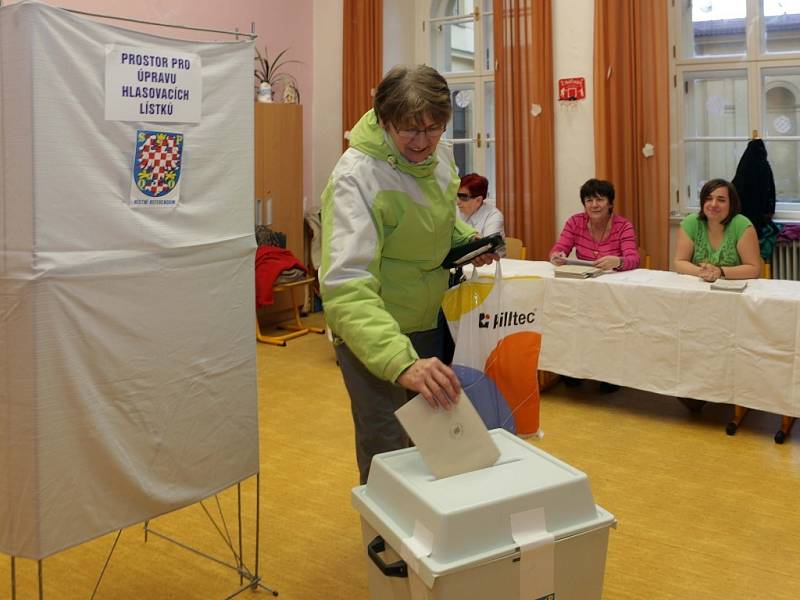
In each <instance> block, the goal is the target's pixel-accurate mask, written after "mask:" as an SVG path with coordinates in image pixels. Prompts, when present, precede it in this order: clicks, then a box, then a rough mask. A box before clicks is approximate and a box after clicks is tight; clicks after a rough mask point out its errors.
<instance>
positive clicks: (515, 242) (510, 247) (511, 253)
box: [506, 237, 528, 260]
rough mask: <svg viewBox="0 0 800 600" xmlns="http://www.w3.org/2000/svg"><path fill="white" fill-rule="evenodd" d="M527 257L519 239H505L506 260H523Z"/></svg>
mask: <svg viewBox="0 0 800 600" xmlns="http://www.w3.org/2000/svg"><path fill="white" fill-rule="evenodd" d="M527 255H528V252H527V250H526V248H525V246H523V245H522V240H521V239H519V238H513V237H507V238H506V258H515V259H518V260H525V258H526V257H527Z"/></svg>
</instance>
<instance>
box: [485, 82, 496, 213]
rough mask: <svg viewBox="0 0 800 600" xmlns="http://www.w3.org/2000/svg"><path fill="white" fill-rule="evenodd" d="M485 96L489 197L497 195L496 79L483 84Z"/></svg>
mask: <svg viewBox="0 0 800 600" xmlns="http://www.w3.org/2000/svg"><path fill="white" fill-rule="evenodd" d="M483 98H484V111H483V112H484V118H485V121H484V127H486V173H483V176H484V177H486V178H487V179H488V180H489V197H490V198H496V197H497V196H496V195H495V189H496V188H495V166H494V81H488V82H486V83H485V84H484V86H483Z"/></svg>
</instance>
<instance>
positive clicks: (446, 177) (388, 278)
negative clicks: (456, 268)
mask: <svg viewBox="0 0 800 600" xmlns="http://www.w3.org/2000/svg"><path fill="white" fill-rule="evenodd" d="M459 183H460V180H459V177H458V170H457V168H456V165H455V162H454V160H453V152H452V147H451V145H450V144H449V143H447V142H442V141H440V142H439V145H438V147H437V149H436V152H434V153H433V155H431V156H430V157H429V158H428V159H427V160H425V161H423V162H421V163H411V162H409V161H408V160H406V159H405V158H404V157H403V156H402V155H401V154H400V153H399V152H398V150H397V148H396V147H395V145H394V144H393V143H392V140H391V137H390V136H389V135H388V134H386V133H385V132H384V130H383V128H381V127H380V125H379V124H378V120H377V117H376V116H375V113H374V111H372V110H370V111H369V112H367V113H366V114H365V115H364V116H363V117H361V120H359V122H358V123H357V124H356V126H355V127H354V128H353V129H352V131H351V132H350V148H348V150H347V151H346V152H345V153H344V154H343V155H342V157H341V158H340V159H339V162H338V163H337V164H336V167H335V168H334V170H333V174H332V175H331V177H330V179H329V180H328V185H327V187H326V188H325V191H324V192H323V194H322V264H321V267H320V287H321V292H322V301H323V305H324V309H325V319H326V320H327V322H328V325H329V326H330V328H331V330H332V331H333V333H334V334H335V335H336V336H338V337H339V338H341V339H342V340H343V341H344V343H346V344H347V346H348V348H349V349H350V350H351V351H352V352H353V354H355V356H356V357H357V358H358V359H359V360H360V361H361V362H362V363H363V364H364V365H365V366H366V367H367V368H368V369H369V370H370V372H372V373H373V374H374V375H375V376H377V377H379V378H381V379H384V380H387V381H395V380H396V379H397V377H399V376H400V374H401V373H402V372H403V371H404V370H405V369H406V368H408V367H409V366H410V365H411V364H413V363H414V361H415V360H417V358H418V356H417V353H416V352H415V351H414V348H413V347H412V346H411V341H410V340H409V338H408V337H407V335H405V334H408V333H412V332H415V331H426V330H429V329H434V328H435V327H436V325H437V317H438V313H439V307H440V305H441V302H442V297H443V295H444V293H445V291H446V290H447V278H448V272H447V271H446V270H445V269H443V268H441V266H440V265H441V264H442V260H443V259H444V257H445V255H446V254H447V253H448V252H449V251H450V249H451V248H452V247H453V246H458V245H461V244H464V243H466V242H467V241H469V240H470V239H471V238H472V237H473V236H474V235H475V230H474V229H473V228H472V227H470V226H469V225H467V224H465V223H463V222H462V221H460V220H459V219H457V218H456V209H455V197H456V192H458V187H459Z"/></svg>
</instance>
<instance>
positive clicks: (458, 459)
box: [395, 390, 500, 479]
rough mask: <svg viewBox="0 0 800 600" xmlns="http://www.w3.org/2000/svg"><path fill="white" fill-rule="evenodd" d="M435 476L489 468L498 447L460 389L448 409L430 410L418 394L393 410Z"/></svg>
mask: <svg viewBox="0 0 800 600" xmlns="http://www.w3.org/2000/svg"><path fill="white" fill-rule="evenodd" d="M395 415H397V419H398V420H399V421H400V423H401V424H402V425H403V428H404V429H405V430H406V433H408V435H409V437H410V438H411V439H412V441H413V442H414V444H415V445H416V446H417V449H418V450H419V453H420V455H421V456H422V460H423V461H424V462H425V464H426V465H427V466H428V468H429V469H430V470H431V473H433V474H434V475H435V476H436V477H437V479H441V478H442V477H450V476H452V475H459V474H461V473H467V472H469V471H475V470H477V469H483V468H485V467H489V466H491V465H493V464H494V463H495V462H497V459H498V458H499V457H500V450H499V449H498V448H497V444H495V443H494V440H492V437H491V436H490V435H489V432H488V431H487V429H486V425H484V424H483V421H482V420H481V417H480V415H478V413H477V411H476V410H475V408H474V407H473V406H472V402H470V400H469V398H467V396H466V394H464V391H463V390H462V391H461V395H460V396H459V401H458V404H456V405H455V407H453V408H452V409H451V410H444V409H443V408H439V409H433V408H431V406H430V405H429V404H428V403H427V401H426V400H425V398H423V397H422V396H421V395H417V396H414V397H413V398H412V399H411V400H409V401H408V402H406V403H405V404H404V405H403V406H402V407H400V408H399V409H398V410H397V411H395Z"/></svg>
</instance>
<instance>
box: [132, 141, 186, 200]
mask: <svg viewBox="0 0 800 600" xmlns="http://www.w3.org/2000/svg"><path fill="white" fill-rule="evenodd" d="M182 154H183V134H181V133H169V132H166V131H142V130H139V131H137V132H136V156H135V158H134V163H133V181H134V184H135V186H136V188H137V189H138V191H139V192H140V193H142V194H144V195H145V196H149V197H150V198H161V197H163V196H166V195H168V194H169V193H170V192H172V191H173V190H176V189H177V187H178V181H180V177H181V159H182ZM170 204H172V203H170Z"/></svg>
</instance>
